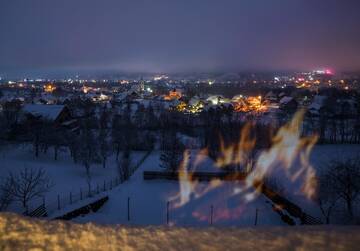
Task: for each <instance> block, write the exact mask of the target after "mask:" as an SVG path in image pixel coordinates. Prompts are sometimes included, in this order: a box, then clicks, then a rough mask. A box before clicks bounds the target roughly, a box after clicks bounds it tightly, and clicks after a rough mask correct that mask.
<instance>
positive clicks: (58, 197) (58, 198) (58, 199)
mask: <svg viewBox="0 0 360 251" xmlns="http://www.w3.org/2000/svg"><path fill="white" fill-rule="evenodd" d="M57 201H58V210H60V195H59V194H58V196H57Z"/></svg>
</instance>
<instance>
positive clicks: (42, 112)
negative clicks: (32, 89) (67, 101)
mask: <svg viewBox="0 0 360 251" xmlns="http://www.w3.org/2000/svg"><path fill="white" fill-rule="evenodd" d="M63 109H64V106H63V105H33V104H28V105H24V107H23V111H24V112H25V113H30V114H32V115H35V116H41V117H43V118H47V119H50V120H55V119H56V118H57V117H58V116H59V114H60V113H61V111H62V110H63Z"/></svg>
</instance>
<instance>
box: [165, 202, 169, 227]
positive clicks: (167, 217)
mask: <svg viewBox="0 0 360 251" xmlns="http://www.w3.org/2000/svg"><path fill="white" fill-rule="evenodd" d="M169 207H170V201H168V202H167V203H166V224H167V225H168V226H169Z"/></svg>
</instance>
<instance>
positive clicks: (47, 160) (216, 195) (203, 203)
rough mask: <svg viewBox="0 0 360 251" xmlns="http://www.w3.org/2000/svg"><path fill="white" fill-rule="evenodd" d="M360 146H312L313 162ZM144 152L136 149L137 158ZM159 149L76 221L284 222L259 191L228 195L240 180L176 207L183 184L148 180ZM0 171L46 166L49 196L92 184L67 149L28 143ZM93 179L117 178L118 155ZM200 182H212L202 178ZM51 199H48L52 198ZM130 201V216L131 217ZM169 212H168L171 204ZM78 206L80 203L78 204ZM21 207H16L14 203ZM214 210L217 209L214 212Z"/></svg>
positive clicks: (204, 167) (321, 163)
mask: <svg viewBox="0 0 360 251" xmlns="http://www.w3.org/2000/svg"><path fill="white" fill-rule="evenodd" d="M359 153H360V145H317V146H315V148H314V149H313V152H312V154H311V157H310V161H311V163H312V165H313V166H314V168H315V169H317V170H320V169H321V168H323V167H325V166H326V164H327V163H330V162H332V161H333V160H339V159H344V158H351V157H357V156H358V155H359ZM143 156H144V152H137V153H134V154H133V162H134V163H136V162H137V161H138V160H139V159H141V157H143ZM159 157H160V152H159V151H154V152H153V153H152V154H151V155H150V156H149V157H148V158H147V159H146V160H145V162H144V163H143V164H142V165H141V167H140V168H139V169H138V170H137V171H136V172H135V173H134V175H133V176H132V177H131V178H130V180H129V181H127V182H125V183H123V184H121V185H120V186H118V187H116V188H115V189H113V190H112V191H109V192H108V194H109V201H108V202H107V203H105V205H104V206H103V207H102V208H101V209H100V210H99V211H98V212H96V213H91V214H89V215H86V216H83V217H79V218H76V219H74V221H76V222H81V223H86V222H96V223H101V224H127V225H149V224H151V225H164V224H166V222H167V212H169V215H168V217H169V224H170V225H176V226H209V225H210V222H211V221H212V222H213V225H215V226H252V225H254V223H255V217H256V216H255V215H256V211H257V212H258V214H257V215H258V217H257V225H261V226H264V225H284V222H283V221H281V218H280V216H279V215H278V214H277V213H276V212H274V211H273V210H272V207H271V204H269V203H267V201H268V200H267V198H265V197H264V196H263V195H259V196H258V197H256V198H255V199H254V200H252V201H248V200H247V199H246V197H245V196H233V195H231V196H229V195H230V194H231V193H232V191H234V189H236V188H238V187H242V184H241V183H234V182H225V184H224V185H222V186H221V187H219V188H217V189H214V190H211V191H210V192H208V193H205V195H203V196H195V195H194V196H192V197H191V200H190V202H189V203H187V204H186V205H184V206H182V207H176V204H177V203H178V199H179V198H178V197H176V196H177V195H178V193H179V183H178V182H177V181H165V180H152V181H149V180H144V179H143V172H144V171H145V170H159V169H160V167H159V163H160V160H159ZM0 165H1V168H0V176H1V175H6V173H7V171H9V170H16V169H21V168H23V167H24V166H26V167H35V168H37V167H43V168H44V169H45V170H46V172H47V174H48V175H49V177H50V178H51V179H52V180H53V181H54V183H55V186H54V187H53V188H52V190H51V192H50V193H49V194H48V195H47V198H49V197H50V198H53V200H55V201H56V196H57V194H60V195H62V196H65V198H66V200H68V198H67V196H68V194H69V193H70V192H73V193H76V192H78V191H79V189H80V188H81V187H82V188H83V189H84V190H85V189H86V187H87V184H86V179H85V168H84V167H83V166H81V165H79V164H78V165H76V164H74V163H73V162H72V160H71V159H70V157H69V155H68V154H67V153H61V154H60V155H59V160H58V161H54V160H53V156H52V152H49V153H48V154H47V155H41V156H40V157H39V158H38V159H35V157H34V156H33V152H32V151H31V149H30V148H29V147H25V148H22V147H20V146H19V147H11V148H9V149H5V150H4V149H3V150H2V151H1V153H0ZM198 170H199V171H215V170H216V168H214V166H213V163H212V161H211V160H210V159H205V161H203V162H202V164H201V165H199V166H198ZM91 172H92V176H93V179H92V182H93V185H94V186H96V184H97V183H100V184H102V183H103V181H104V180H107V179H113V178H115V177H117V171H116V165H115V160H114V156H113V157H111V158H110V159H109V161H108V165H107V167H106V169H103V168H102V167H101V165H100V164H99V165H93V166H92V168H91ZM200 186H204V187H206V186H208V183H201V184H200ZM294 199H295V201H294V202H295V203H298V204H299V205H301V207H302V208H303V209H304V210H305V211H306V212H308V213H310V214H311V215H312V216H315V217H321V214H320V212H319V209H318V206H316V205H315V204H314V203H312V202H309V201H307V200H305V199H304V198H303V197H296V196H295V197H294ZM47 200H49V199H47ZM128 200H129V201H130V203H129V213H130V220H128ZM168 202H169V203H170V204H169V211H167V203H168ZM74 206H75V205H74ZM10 209H11V210H12V211H16V208H14V207H13V208H10ZM211 212H212V213H211Z"/></svg>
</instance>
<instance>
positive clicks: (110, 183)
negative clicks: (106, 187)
mask: <svg viewBox="0 0 360 251" xmlns="http://www.w3.org/2000/svg"><path fill="white" fill-rule="evenodd" d="M111 189H112V180H110V190H111Z"/></svg>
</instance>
